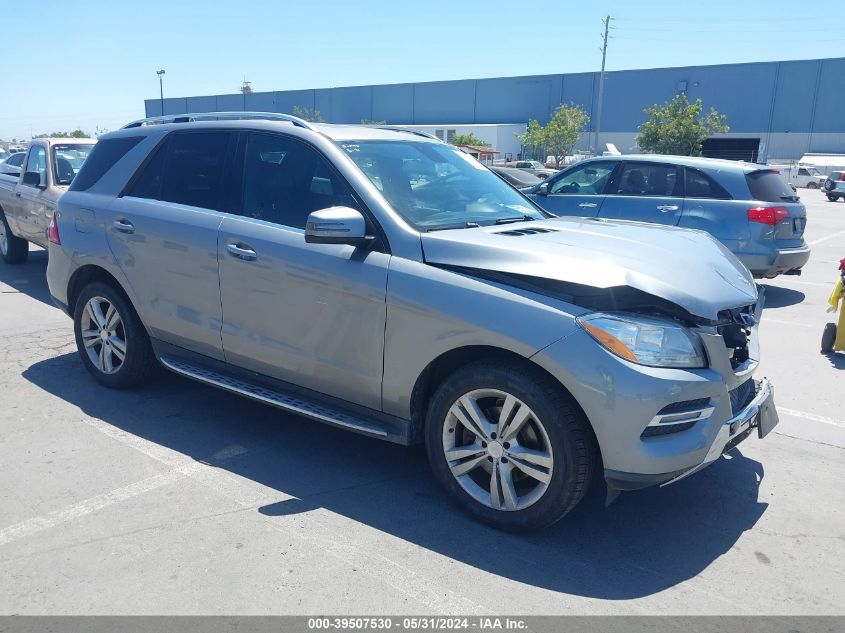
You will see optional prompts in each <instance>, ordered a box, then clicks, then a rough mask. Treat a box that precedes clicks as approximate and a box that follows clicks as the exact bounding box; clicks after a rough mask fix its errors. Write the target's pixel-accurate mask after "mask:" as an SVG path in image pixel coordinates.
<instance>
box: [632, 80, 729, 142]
mask: <svg viewBox="0 0 845 633" xmlns="http://www.w3.org/2000/svg"><path fill="white" fill-rule="evenodd" d="M703 110H704V106H703V105H702V104H701V99H696V100H695V103H690V102H689V99H687V96H686V95H685V94H683V93H681V94H679V95H677V96H676V97H675V98H674V99H672V100H671V101H667V102H666V103H664V104H663V105H657V104H655V105H653V106H652V107H650V108H646V109H645V110H644V112H645V113H646V114H647V115H648V116H649V119H648V121H646V122H645V123H643V124H642V125H640V135H639V136H638V137H637V146H639V148H640V149H641V150H642V151H644V152H651V153H654V154H674V155H679V156H700V155H701V146H702V144H703V143H704V141H705V139H707V137H708V136H712V135H713V134H725V133H726V132H727V131H728V130H729V129H730V128H729V127H728V125H727V123H726V120H725V115H724V114H719V113H718V112H716V110H714V109H713V108H710V112H709V113H707V115H706V116H705V115H704V114H703V113H702V111H703Z"/></svg>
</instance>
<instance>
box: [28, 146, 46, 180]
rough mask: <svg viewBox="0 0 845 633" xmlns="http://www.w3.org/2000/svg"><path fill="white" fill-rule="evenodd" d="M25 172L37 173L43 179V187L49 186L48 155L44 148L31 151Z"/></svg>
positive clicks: (39, 147)
mask: <svg viewBox="0 0 845 633" xmlns="http://www.w3.org/2000/svg"><path fill="white" fill-rule="evenodd" d="M24 171H33V172H35V173H36V174H38V176H39V177H40V178H41V185H42V186H43V185H46V184H47V153H46V152H45V150H44V148H43V147H41V146H37V147H33V148H32V149H31V150H30V151H29V158H27V160H26V169H24Z"/></svg>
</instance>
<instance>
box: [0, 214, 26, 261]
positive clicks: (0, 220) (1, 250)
mask: <svg viewBox="0 0 845 633" xmlns="http://www.w3.org/2000/svg"><path fill="white" fill-rule="evenodd" d="M0 256H2V257H3V261H4V262H6V263H7V264H22V263H23V262H25V261H26V258H27V257H28V256H29V243H28V242H27V241H26V240H22V239H21V238H19V237H15V236H14V235H12V230H11V229H10V228H9V223H8V222H6V215H5V214H4V213H3V212H2V211H0Z"/></svg>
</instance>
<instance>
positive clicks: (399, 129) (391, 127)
mask: <svg viewBox="0 0 845 633" xmlns="http://www.w3.org/2000/svg"><path fill="white" fill-rule="evenodd" d="M373 127H375V128H376V129H378V130H391V131H393V132H406V133H408V134H416V135H417V136H424V137H426V138H430V139H431V140H433V141H439V142H440V143H443V142H444V141H443V139H440V138H437V137H436V136H434V134H429V133H428V132H420V131H419V130H414V129H412V128H409V127H402V126H401V125H396V126H394V125H375V126H373Z"/></svg>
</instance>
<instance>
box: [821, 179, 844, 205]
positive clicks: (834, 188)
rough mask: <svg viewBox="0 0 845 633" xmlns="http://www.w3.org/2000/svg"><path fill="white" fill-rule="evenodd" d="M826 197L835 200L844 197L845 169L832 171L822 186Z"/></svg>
mask: <svg viewBox="0 0 845 633" xmlns="http://www.w3.org/2000/svg"><path fill="white" fill-rule="evenodd" d="M822 188H823V189H824V193H825V195H826V196H827V199H828V200H830V201H831V202H836V201H837V200H839V198H843V199H845V171H832V172H830V175H829V176H828V177H827V179H826V180H825V181H824V185H823V186H822Z"/></svg>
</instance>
